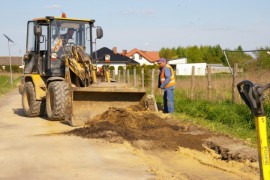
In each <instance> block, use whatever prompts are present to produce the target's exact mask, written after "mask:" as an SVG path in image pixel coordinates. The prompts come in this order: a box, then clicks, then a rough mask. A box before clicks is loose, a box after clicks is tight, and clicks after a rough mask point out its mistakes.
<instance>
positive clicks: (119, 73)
mask: <svg viewBox="0 0 270 180" xmlns="http://www.w3.org/2000/svg"><path fill="white" fill-rule="evenodd" d="M120 76H121V70H118V82H119V83H120V80H121V78H120Z"/></svg>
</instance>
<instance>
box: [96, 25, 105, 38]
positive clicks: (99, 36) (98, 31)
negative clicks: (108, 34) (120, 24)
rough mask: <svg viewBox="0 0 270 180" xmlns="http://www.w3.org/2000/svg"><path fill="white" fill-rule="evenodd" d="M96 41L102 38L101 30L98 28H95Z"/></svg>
mask: <svg viewBox="0 0 270 180" xmlns="http://www.w3.org/2000/svg"><path fill="white" fill-rule="evenodd" d="M96 34H97V39H101V38H102V37H103V30H102V28H101V27H100V26H98V27H97V32H96Z"/></svg>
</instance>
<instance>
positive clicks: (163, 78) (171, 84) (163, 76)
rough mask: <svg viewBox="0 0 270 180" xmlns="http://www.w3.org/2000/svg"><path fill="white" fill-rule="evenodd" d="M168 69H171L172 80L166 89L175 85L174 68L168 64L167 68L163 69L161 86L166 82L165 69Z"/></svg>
mask: <svg viewBox="0 0 270 180" xmlns="http://www.w3.org/2000/svg"><path fill="white" fill-rule="evenodd" d="M166 67H167V68H170V70H171V80H170V82H169V84H167V85H166V86H165V87H164V88H167V87H170V86H173V85H175V77H174V71H173V68H172V67H171V66H170V65H168V64H166V66H165V67H164V68H163V70H162V72H161V76H160V81H161V84H163V83H164V82H165V68H166Z"/></svg>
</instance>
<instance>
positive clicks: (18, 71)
mask: <svg viewBox="0 0 270 180" xmlns="http://www.w3.org/2000/svg"><path fill="white" fill-rule="evenodd" d="M11 68H12V72H15V73H21V72H22V71H23V70H22V69H21V68H20V67H19V66H18V65H11ZM5 70H6V71H8V72H10V66H9V65H7V66H6V68H5Z"/></svg>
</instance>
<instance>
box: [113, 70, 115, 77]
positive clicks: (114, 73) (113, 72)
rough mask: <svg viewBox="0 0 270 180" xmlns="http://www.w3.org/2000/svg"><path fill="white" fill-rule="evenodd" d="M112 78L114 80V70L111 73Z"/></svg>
mask: <svg viewBox="0 0 270 180" xmlns="http://www.w3.org/2000/svg"><path fill="white" fill-rule="evenodd" d="M112 78H113V79H115V70H113V71H112Z"/></svg>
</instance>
